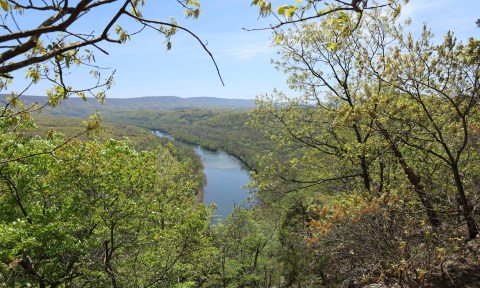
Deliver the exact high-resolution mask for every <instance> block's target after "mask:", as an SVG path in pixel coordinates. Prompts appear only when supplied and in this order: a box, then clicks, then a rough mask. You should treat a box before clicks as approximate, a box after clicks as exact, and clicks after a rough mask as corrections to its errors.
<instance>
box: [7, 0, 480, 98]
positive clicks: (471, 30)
mask: <svg viewBox="0 0 480 288" xmlns="http://www.w3.org/2000/svg"><path fill="white" fill-rule="evenodd" d="M200 2H201V5H202V14H201V16H200V18H199V19H197V20H185V19H184V17H183V15H182V13H181V11H182V9H181V7H179V5H178V4H176V1H173V0H168V1H165V0H161V1H160V0H149V1H147V3H148V5H147V7H146V8H145V10H144V16H146V17H152V18H155V19H159V18H160V17H159V16H157V15H160V16H161V17H165V16H172V15H173V16H175V17H176V18H177V19H178V21H179V23H180V24H183V25H184V26H186V27H188V28H190V29H191V30H192V31H193V32H195V33H196V34H197V35H198V36H199V37H200V38H201V39H202V40H204V41H205V42H208V48H209V50H210V51H211V52H212V53H213V54H214V57H215V59H216V61H217V63H218V65H219V68H220V71H221V74H222V77H223V79H224V81H225V87H224V86H222V84H221V82H220V80H219V78H218V76H217V73H216V71H215V68H214V66H213V63H212V62H211V60H210V58H209V57H208V54H207V53H205V52H204V51H203V50H202V48H201V46H200V45H199V44H198V43H197V42H196V40H195V39H193V38H192V37H190V36H188V35H186V34H185V33H182V32H179V33H178V34H177V35H175V36H174V37H173V39H172V42H173V47H172V50H170V51H168V52H167V51H166V47H165V39H164V38H163V37H162V36H161V35H159V34H158V33H155V32H148V31H144V32H143V33H141V34H139V35H137V36H135V37H133V38H132V40H131V41H130V42H128V43H127V44H124V45H102V47H103V48H105V49H107V50H108V51H109V52H110V55H108V56H107V55H102V54H101V53H98V54H97V57H96V58H97V64H99V65H101V66H103V67H110V68H112V69H115V70H116V74H115V85H114V86H113V88H112V89H111V90H110V91H109V92H108V97H115V98H117V97H140V96H164V95H173V96H180V97H196V96H212V97H222V98H246V99H252V98H254V97H255V96H256V95H259V94H265V93H270V92H271V91H272V90H273V88H279V89H282V90H285V89H287V87H286V85H285V80H286V75H284V74H283V73H282V72H278V71H276V70H275V69H274V67H273V65H271V64H270V59H271V58H272V57H275V53H276V51H275V49H274V48H272V47H271V46H270V43H271V39H270V38H271V35H270V32H267V31H262V32H258V31H257V32H248V31H245V30H243V29H242V28H259V27H266V26H268V23H269V22H268V21H269V20H268V19H259V18H258V11H257V8H256V7H252V6H250V3H251V1H250V0H201V1H200ZM277 2H278V1H277ZM283 2H287V1H286V0H284V1H283ZM167 3H168V4H167ZM479 11H480V0H410V3H409V4H407V5H405V6H404V7H403V17H410V18H411V19H412V21H413V23H412V26H411V27H410V30H411V31H412V32H413V33H415V31H420V29H421V28H420V27H421V25H422V24H423V23H424V22H427V23H428V24H429V26H430V27H431V28H432V31H433V32H434V33H435V34H436V35H437V36H438V37H439V39H441V35H443V34H444V33H445V32H446V31H448V30H449V29H450V30H453V31H455V33H456V35H457V36H458V37H459V38H461V39H466V38H467V37H469V36H474V37H477V38H478V37H479V36H480V28H476V25H475V20H476V19H477V18H480V12H479ZM100 17H101V16H100ZM104 18H105V19H106V18H108V17H107V16H105V17H104ZM32 19H33V18H32ZM32 21H33V20H32ZM99 22H101V20H100V19H99V16H98V15H96V16H94V17H93V18H92V19H91V20H90V22H89V25H90V26H92V28H91V29H94V26H95V24H97V23H99ZM128 28H129V27H128V24H127V26H126V30H127V31H129V29H128ZM97 29H98V28H97ZM129 32H132V31H129ZM74 76H75V77H74ZM72 77H73V78H72V79H74V80H73V83H74V84H75V83H76V81H79V82H81V81H83V80H81V77H78V78H76V75H72ZM17 79H18V78H17ZM20 84H21V81H19V82H18V84H17V85H20ZM13 87H15V89H17V91H18V89H20V87H17V86H13ZM28 94H30V95H44V94H45V86H44V85H38V86H36V87H33V88H31V89H30V90H29V92H28Z"/></svg>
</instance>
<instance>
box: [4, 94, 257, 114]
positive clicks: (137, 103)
mask: <svg viewBox="0 0 480 288" xmlns="http://www.w3.org/2000/svg"><path fill="white" fill-rule="evenodd" d="M2 97H3V96H2ZM22 101H26V102H27V103H28V104H30V103H38V104H44V103H46V102H47V97H46V96H22ZM254 104H255V100H250V99H227V98H215V97H191V98H181V97H177V96H148V97H138V98H107V99H106V100H105V103H104V104H101V103H99V102H98V101H97V100H96V99H95V98H88V99H87V101H83V100H82V99H81V98H69V99H67V100H64V101H62V103H61V105H59V106H58V107H55V108H47V109H44V110H43V113H46V114H49V115H64V116H72V117H85V116H88V115H91V114H92V113H94V112H95V111H96V110H98V111H99V112H101V113H119V112H122V111H134V110H149V111H154V110H182V109H195V108H198V109H225V110H243V111H245V110H251V109H253V106H254Z"/></svg>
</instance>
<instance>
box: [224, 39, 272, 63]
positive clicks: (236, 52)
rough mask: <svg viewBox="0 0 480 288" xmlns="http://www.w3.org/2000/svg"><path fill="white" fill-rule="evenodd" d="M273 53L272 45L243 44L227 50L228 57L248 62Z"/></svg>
mask: <svg viewBox="0 0 480 288" xmlns="http://www.w3.org/2000/svg"><path fill="white" fill-rule="evenodd" d="M271 51H272V48H271V47H270V44H267V43H265V44H251V43H247V44H241V45H239V46H237V47H234V48H230V49H227V50H226V51H225V55H226V56H231V57H234V58H236V59H239V60H247V59H251V58H254V57H257V56H260V55H264V54H267V53H269V52H271Z"/></svg>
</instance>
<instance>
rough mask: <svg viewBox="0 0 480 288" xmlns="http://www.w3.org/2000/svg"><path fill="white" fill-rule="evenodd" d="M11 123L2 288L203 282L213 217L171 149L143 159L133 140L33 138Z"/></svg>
mask: <svg viewBox="0 0 480 288" xmlns="http://www.w3.org/2000/svg"><path fill="white" fill-rule="evenodd" d="M11 119H14V118H10V120H11ZM6 122H8V121H3V122H2V133H1V135H2V139H1V145H2V151H3V153H4V154H3V155H8V157H9V160H4V161H2V164H1V169H0V176H1V201H0V206H1V207H0V209H1V210H2V211H3V212H2V214H1V216H0V217H1V219H0V227H1V228H0V229H1V233H0V243H1V246H2V249H1V251H0V262H1V267H0V269H1V274H0V277H1V280H0V281H1V282H3V283H5V284H7V285H9V286H18V285H20V286H24V285H28V283H30V284H31V285H35V286H40V287H46V286H51V287H55V286H63V285H68V286H71V287H76V286H78V287H84V286H97V287H99V286H104V287H105V286H111V287H120V286H122V287H123V286H128V287H146V286H152V285H153V286H162V287H167V286H175V285H177V284H181V283H188V282H192V283H195V282H196V281H198V275H196V273H195V271H197V269H196V267H198V262H197V261H200V258H199V257H200V256H199V255H201V254H202V253H199V252H200V251H199V249H201V248H200V247H203V245H206V244H205V243H207V244H208V243H209V241H210V236H208V227H209V224H208V223H209V217H210V211H209V209H207V208H206V207H204V206H203V205H201V204H200V205H198V204H196V200H195V195H196V193H197V191H198V190H199V187H198V185H201V183H200V182H199V181H194V180H193V178H192V177H190V175H191V174H192V170H191V167H190V165H189V162H179V161H178V159H177V158H176V157H175V156H174V154H175V152H174V151H173V150H172V149H173V147H166V148H161V147H157V150H156V151H155V152H137V151H136V150H135V149H134V148H133V147H132V145H131V144H130V143H129V142H128V141H127V140H123V141H116V140H109V141H106V142H98V141H87V142H84V141H78V140H76V141H71V142H68V143H65V139H64V136H63V135H62V134H57V133H54V134H52V135H51V136H50V138H49V139H42V138H40V137H38V136H36V137H31V138H28V137H27V138H25V137H22V136H21V131H22V129H21V127H15V129H14V130H12V126H11V125H9V124H10V123H6ZM30 125H33V124H32V123H31V122H24V121H22V126H30ZM44 151H50V152H48V153H44Z"/></svg>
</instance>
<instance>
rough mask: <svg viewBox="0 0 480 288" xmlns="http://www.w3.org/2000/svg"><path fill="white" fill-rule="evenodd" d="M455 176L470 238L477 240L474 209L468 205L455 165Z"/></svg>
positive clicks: (453, 169)
mask: <svg viewBox="0 0 480 288" xmlns="http://www.w3.org/2000/svg"><path fill="white" fill-rule="evenodd" d="M451 168H452V172H453V176H454V178H455V186H456V187H457V193H458V198H459V200H460V205H462V212H463V217H465V220H466V221H467V229H468V237H469V238H470V239H475V238H476V237H477V235H478V226H477V223H476V221H475V218H474V217H473V207H472V206H471V205H470V204H469V203H468V200H467V196H466V195H465V190H464V188H463V183H462V177H461V176H460V172H459V171H458V167H457V166H456V165H455V164H453V165H451Z"/></svg>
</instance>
